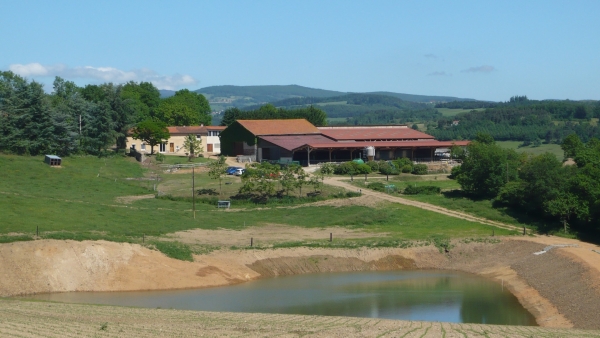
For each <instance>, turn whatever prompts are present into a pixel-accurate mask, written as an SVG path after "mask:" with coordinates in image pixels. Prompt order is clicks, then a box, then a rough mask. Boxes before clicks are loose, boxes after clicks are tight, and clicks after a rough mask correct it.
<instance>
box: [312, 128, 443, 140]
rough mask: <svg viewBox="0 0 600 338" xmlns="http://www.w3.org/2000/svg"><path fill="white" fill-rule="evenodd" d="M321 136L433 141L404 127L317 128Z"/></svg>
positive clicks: (353, 138)
mask: <svg viewBox="0 0 600 338" xmlns="http://www.w3.org/2000/svg"><path fill="white" fill-rule="evenodd" d="M318 129H319V130H320V131H321V133H323V135H326V136H329V137H331V138H333V139H336V140H356V141H366V140H373V141H376V140H382V141H385V140H389V141H393V140H417V139H434V137H433V136H431V135H428V134H425V133H423V132H420V131H418V130H414V129H411V128H408V127H406V126H359V127H319V128H318Z"/></svg>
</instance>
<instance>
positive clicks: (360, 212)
mask: <svg viewBox="0 0 600 338" xmlns="http://www.w3.org/2000/svg"><path fill="white" fill-rule="evenodd" d="M0 168H2V180H0V214H1V215H2V222H1V224H0V242H10V241H14V240H31V239H34V238H35V234H36V229H37V228H39V238H48V239H53V238H54V239H75V240H85V239H106V240H112V241H124V242H132V243H141V240H142V236H154V237H160V236H163V235H167V234H169V233H173V232H176V231H182V230H188V229H194V228H203V229H219V228H223V229H242V228H244V227H250V226H261V225H266V224H285V225H292V226H300V227H315V228H323V227H332V226H341V227H347V228H353V229H363V230H365V231H367V232H373V233H374V234H377V233H381V232H386V233H389V237H388V238H386V239H389V240H391V241H392V242H390V243H392V244H390V245H393V240H422V239H427V238H430V237H431V236H436V235H437V236H439V235H442V236H448V237H471V236H486V235H489V232H490V228H489V227H488V226H484V225H481V224H478V223H472V222H469V221H465V220H461V219H457V218H452V217H448V216H445V215H441V214H437V213H434V212H430V211H426V210H422V209H418V208H413V207H408V206H403V205H398V204H391V203H384V204H381V205H380V206H379V207H367V206H360V205H347V206H341V207H332V206H307V207H302V206H300V207H298V205H297V204H296V206H295V207H293V208H289V207H285V206H281V205H269V204H267V205H262V206H260V208H257V207H256V206H253V205H249V204H248V202H246V203H241V204H236V201H232V208H238V209H240V208H241V210H240V211H238V212H227V211H224V210H222V209H217V208H216V207H215V205H214V204H206V203H197V204H196V210H197V213H196V215H197V216H196V219H194V218H193V214H192V212H191V209H192V203H191V198H187V199H185V198H179V199H177V198H174V199H168V198H164V197H163V198H152V196H151V195H150V194H154V193H155V191H154V184H156V182H158V185H157V189H158V190H160V191H162V190H165V191H169V189H171V190H172V192H175V191H178V192H181V193H182V195H183V196H184V195H185V194H187V193H188V192H190V193H191V187H190V186H188V187H186V186H185V182H186V181H187V182H188V183H189V184H190V185H191V174H190V173H185V174H181V173H177V174H166V173H164V172H160V171H159V170H158V169H156V170H154V171H153V170H151V169H145V168H143V167H141V166H140V165H139V164H138V163H137V162H135V161H133V160H132V159H130V158H123V157H117V156H115V157H109V158H97V157H91V156H85V157H67V158H64V159H63V165H62V167H61V168H52V167H49V166H48V165H46V164H44V163H43V158H42V157H23V156H13V155H0ZM157 174H158V177H159V181H156V175H157ZM195 176H196V178H197V181H196V182H197V187H198V188H201V187H214V188H215V189H216V187H217V186H218V183H216V181H214V180H210V179H208V178H207V177H206V173H197V174H196V175H195ZM236 181H238V182H239V178H234V177H227V178H225V179H224V182H223V183H224V184H223V187H226V186H231V188H224V192H226V194H230V193H233V192H234V190H235V185H234V183H236ZM226 182H231V183H232V184H227V185H225V183H226ZM238 184H239V183H238ZM440 184H443V183H440ZM305 189H306V191H307V192H308V191H309V189H312V188H308V187H306V188H305ZM217 191H218V190H217ZM325 191H329V192H330V193H331V194H335V193H336V191H335V189H334V188H326V189H325ZM190 195H191V194H190ZM138 196H143V197H144V196H145V197H146V198H143V199H136V198H135V197H138ZM148 196H149V197H150V198H147V197H148ZM132 197H134V198H132ZM127 199H130V200H129V202H124V201H126V200H127ZM307 208H310V211H308V210H307ZM504 232H505V234H509V232H508V231H504ZM496 234H498V235H499V234H504V233H503V230H497V231H496ZM349 241H351V240H349ZM356 241H358V242H360V241H362V242H360V243H362V244H364V245H369V240H368V239H361V240H355V242H356ZM360 243H358V244H360ZM356 244H357V243H354V244H352V245H353V246H355V245H356ZM362 244H361V245H362ZM323 245H324V246H327V245H328V244H327V243H326V242H325V243H323ZM338 245H339V244H338ZM159 249H160V248H159Z"/></svg>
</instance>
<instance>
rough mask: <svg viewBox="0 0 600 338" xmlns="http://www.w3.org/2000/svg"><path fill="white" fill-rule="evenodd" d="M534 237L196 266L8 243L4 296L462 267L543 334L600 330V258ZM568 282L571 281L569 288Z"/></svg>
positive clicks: (219, 257) (115, 246)
mask: <svg viewBox="0 0 600 338" xmlns="http://www.w3.org/2000/svg"><path fill="white" fill-rule="evenodd" d="M528 239H529V240H521V239H505V240H503V242H502V243H499V244H486V243H469V244H464V243H457V246H456V247H455V248H454V249H452V251H451V252H450V254H442V253H440V252H439V251H438V250H437V249H436V248H434V247H432V246H428V247H415V248H407V249H400V248H382V249H367V248H362V249H308V248H293V249H277V250H235V251H231V250H222V251H216V252H212V253H210V254H206V255H199V256H196V257H195V262H193V263H192V262H183V261H177V260H173V259H170V258H168V257H165V256H164V255H162V254H161V253H159V252H157V251H152V250H149V249H147V248H143V247H141V246H139V245H132V244H122V243H112V242H104V241H99V242H91V241H87V242H74V241H51V240H40V241H34V242H20V243H10V244H2V245H0V271H2V275H3V278H1V279H0V295H2V296H10V295H17V294H27V293H40V292H62V291H118V290H119V291H120V290H154V289H175V288H195V287H209V286H216V285H229V284H233V283H240V282H244V281H247V280H252V279H256V278H264V277H270V276H276V275H286V274H298V273H308V272H329V271H365V270H398V269H415V268H417V269H419V268H420V269H455V270H461V271H467V272H471V273H476V274H479V275H483V276H486V277H489V278H492V279H495V280H496V281H498V282H499V283H502V282H503V283H504V285H505V286H506V287H508V288H509V289H510V290H511V291H512V292H513V293H514V294H515V295H516V296H517V298H518V299H519V300H520V301H521V303H522V304H523V305H524V306H525V307H526V308H527V309H528V310H529V311H530V312H531V313H532V314H534V316H535V317H536V319H537V321H538V323H539V324H540V325H541V326H547V327H579V328H600V313H598V312H597V306H596V304H600V292H598V285H597V277H595V275H594V274H595V273H597V271H598V268H599V267H600V265H597V263H598V261H597V260H596V259H594V258H589V257H587V256H586V255H588V252H589V253H591V254H593V255H598V256H600V254H597V253H595V252H592V251H591V249H589V248H587V247H584V244H581V246H580V247H579V248H558V249H553V250H551V251H549V252H548V253H546V254H543V255H539V256H536V255H533V253H534V252H537V251H540V250H542V249H543V248H544V247H545V245H546V244H547V243H546V242H548V241H551V240H555V241H556V242H560V241H561V239H547V238H541V239H540V238H528ZM536 241H539V242H544V243H536ZM585 250H589V251H585ZM579 256H581V257H584V258H586V259H587V260H586V259H583V258H579ZM325 258H327V259H325ZM556 269H559V270H560V272H561V274H560V275H559V274H557V271H556ZM557 275H558V276H559V277H556V276H557ZM567 277H569V278H570V279H569V280H568V283H563V281H564V280H565V278H567ZM590 277H593V278H592V280H591V282H590V279H589V278H590ZM540 283H541V284H540ZM574 302H576V304H574Z"/></svg>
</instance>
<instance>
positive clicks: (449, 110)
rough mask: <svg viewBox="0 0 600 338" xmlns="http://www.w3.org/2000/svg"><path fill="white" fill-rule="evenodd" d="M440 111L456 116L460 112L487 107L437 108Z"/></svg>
mask: <svg viewBox="0 0 600 338" xmlns="http://www.w3.org/2000/svg"><path fill="white" fill-rule="evenodd" d="M436 109H437V111H438V112H440V113H441V114H442V115H444V116H447V117H448V116H455V115H457V114H460V113H468V112H470V111H471V110H476V111H481V110H485V108H477V109H460V108H459V109H452V108H436Z"/></svg>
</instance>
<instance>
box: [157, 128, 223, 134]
mask: <svg viewBox="0 0 600 338" xmlns="http://www.w3.org/2000/svg"><path fill="white" fill-rule="evenodd" d="M225 128H226V127H221V126H188V127H183V126H174V127H167V129H168V130H169V133H170V134H185V135H187V134H206V133H207V131H208V130H224V129H225Z"/></svg>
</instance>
